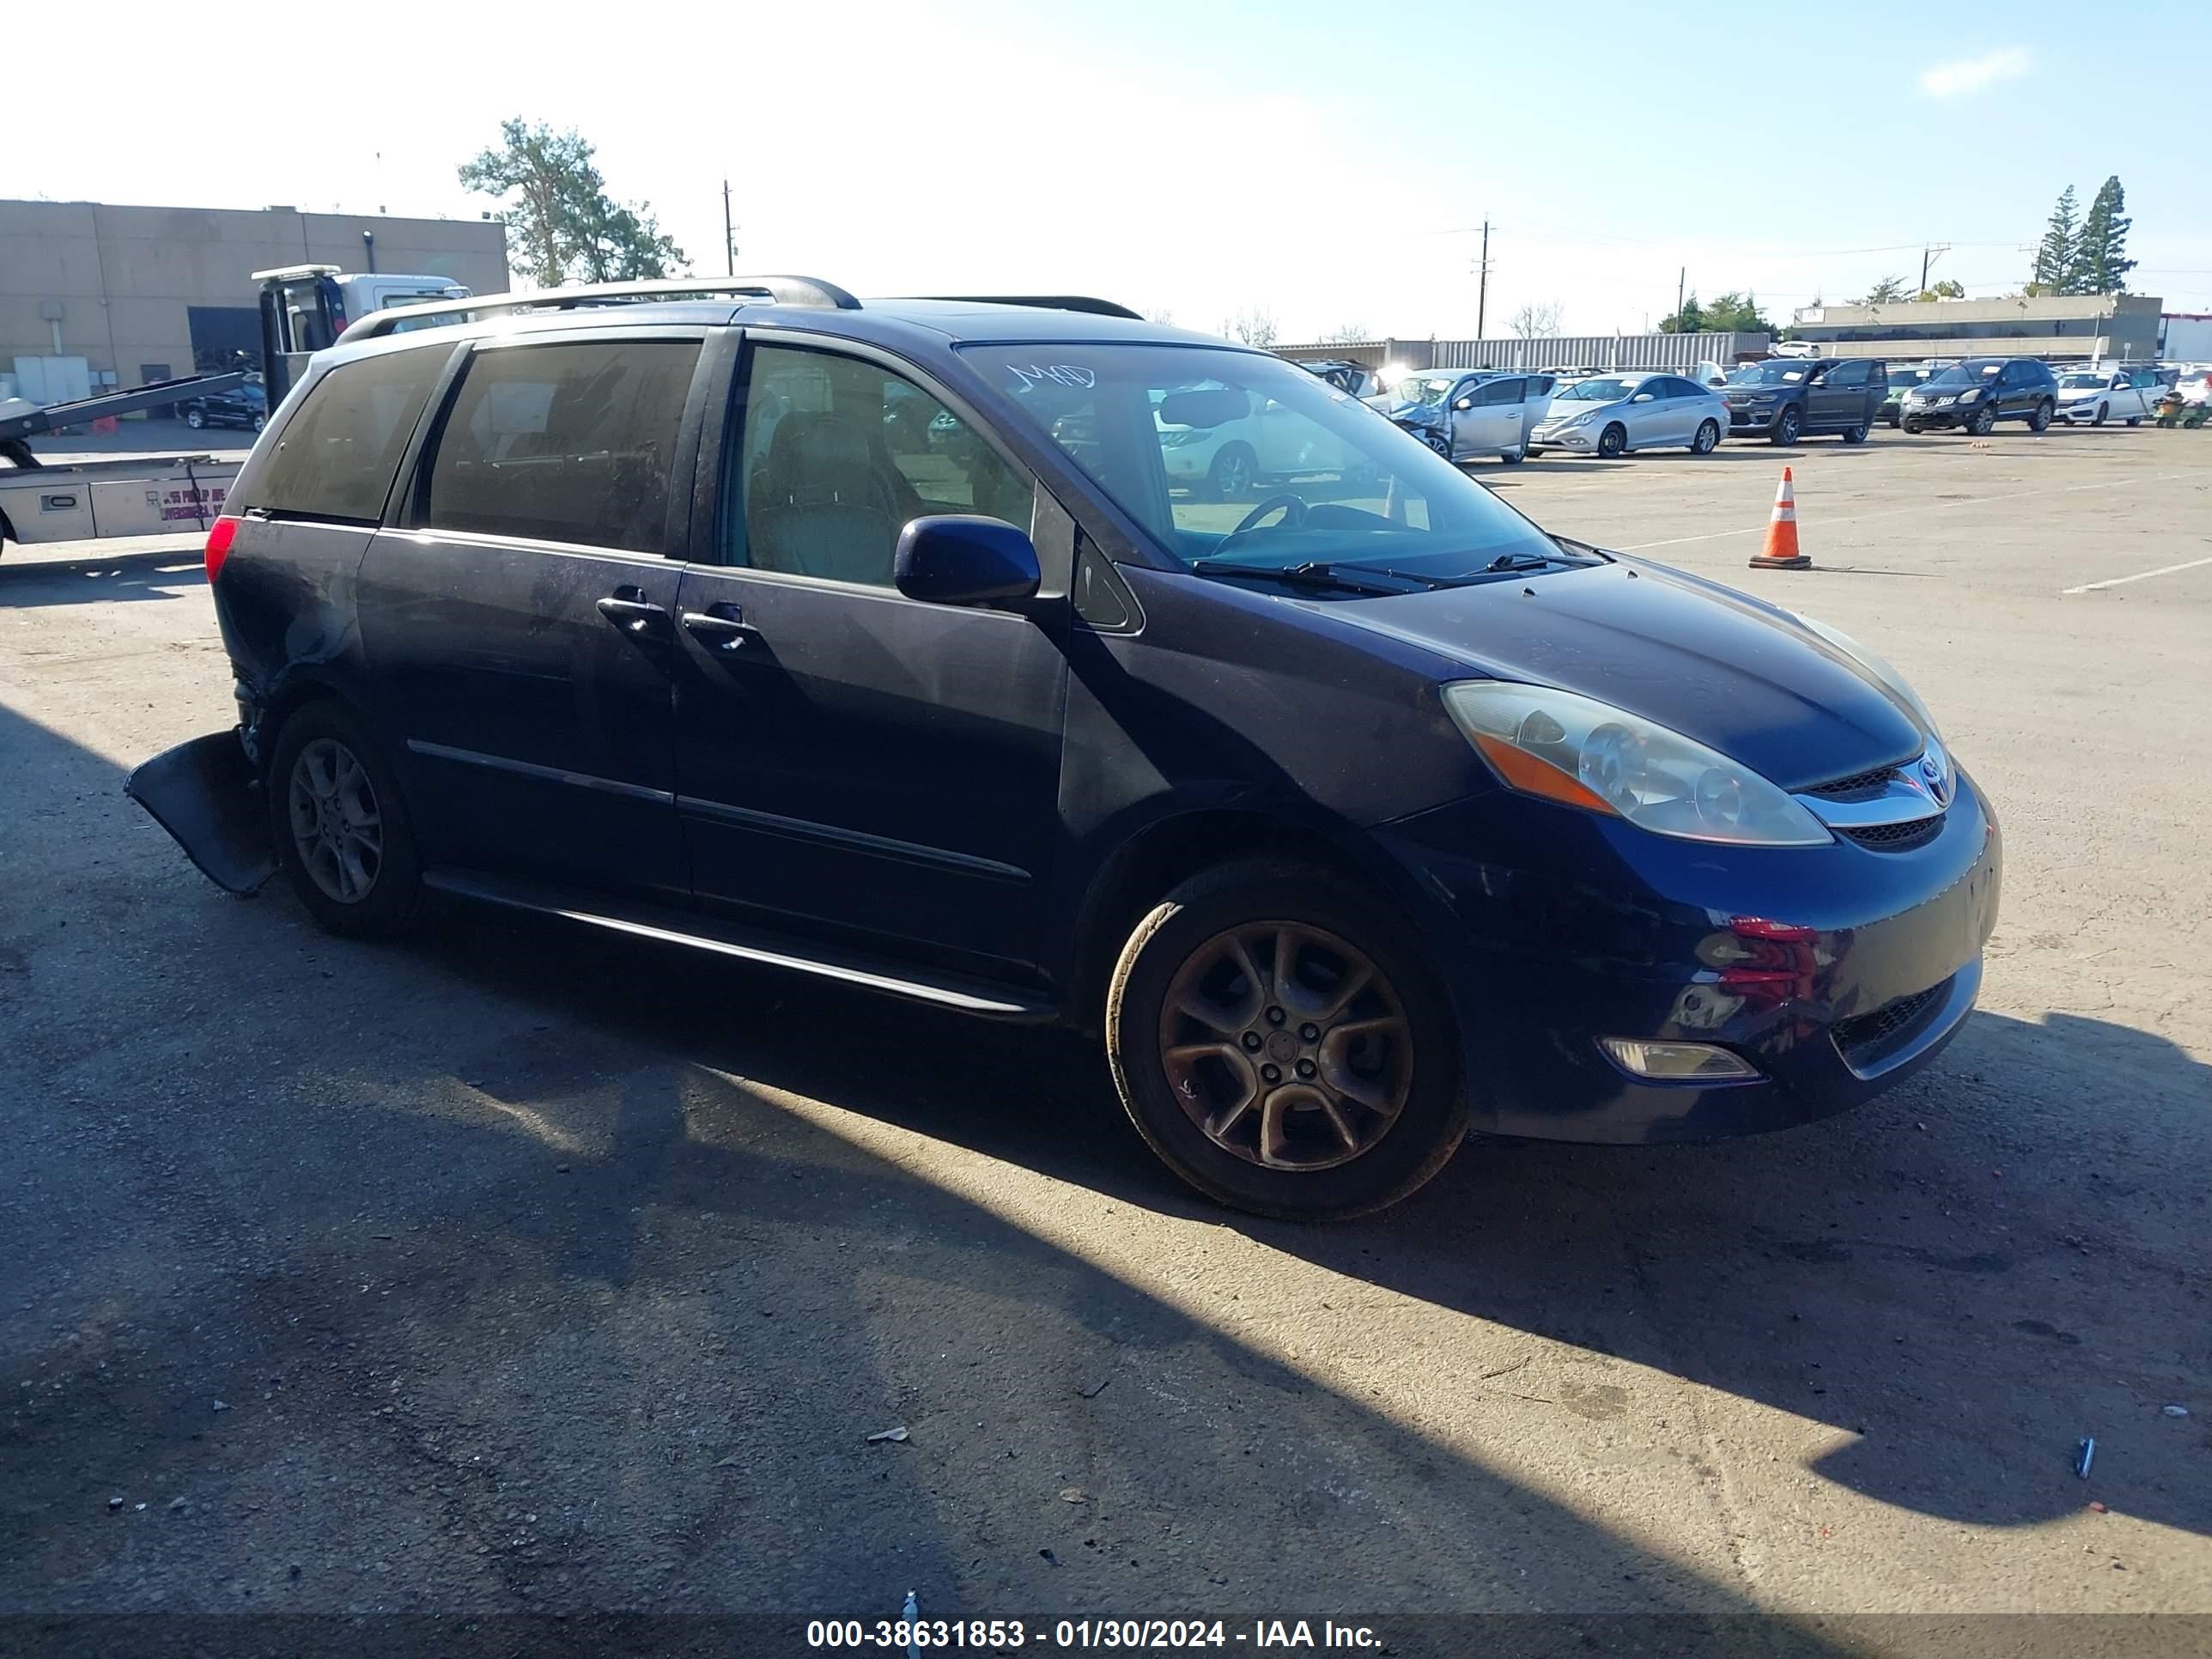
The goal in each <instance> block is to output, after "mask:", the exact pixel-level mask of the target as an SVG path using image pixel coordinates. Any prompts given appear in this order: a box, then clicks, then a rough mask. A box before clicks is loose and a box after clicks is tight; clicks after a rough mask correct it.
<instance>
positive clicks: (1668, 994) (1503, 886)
mask: <svg viewBox="0 0 2212 1659" xmlns="http://www.w3.org/2000/svg"><path fill="white" fill-rule="evenodd" d="M1374 833H1375V835H1376V837H1377V839H1378V840H1379V841H1381V842H1382V843H1383V846H1384V847H1385V848H1387V849H1388V850H1389V853H1390V854H1391V855H1392V856H1393V857H1394V858H1395V859H1396V860H1398V861H1399V863H1400V864H1401V866H1403V867H1404V869H1405V871H1406V872H1407V874H1408V875H1409V876H1410V877H1411V878H1412V885H1413V889H1414V890H1417V891H1419V892H1420V893H1421V894H1423V895H1424V896H1425V897H1426V899H1427V901H1428V902H1427V905H1426V914H1425V915H1424V917H1423V921H1424V924H1425V927H1426V928H1427V930H1428V932H1429V934H1430V940H1431V948H1432V951H1433V953H1434V957H1435V959H1436V960H1437V962H1438V963H1439V964H1440V965H1441V967H1442V969H1443V977H1444V979H1445V981H1446V984H1447V986H1448V987H1449V991H1450V994H1451V995H1452V998H1453V1000H1454V1003H1455V1007H1456V1008H1457V1010H1458V1013H1459V1018H1460V1023H1461V1030H1462V1045H1463V1053H1462V1065H1463V1068H1464V1069H1463V1075H1464V1076H1465V1077H1466V1078H1467V1079H1469V1083H1468V1095H1469V1099H1470V1103H1471V1105H1472V1107H1473V1109H1474V1123H1475V1126H1476V1127H1478V1128H1479V1129H1482V1130H1485V1131H1487V1132H1489V1133H1499V1134H1510V1135H1523V1136H1527V1137H1529V1138H1531V1139H1543V1140H1574V1141H1590V1142H1604V1143H1611V1144H1629V1145H1634V1144H1643V1143H1649V1142H1658V1141H1680V1140H1709V1139H1719V1138H1722V1137H1725V1136H1730V1135H1739V1134H1750V1133H1759V1132H1762V1131H1765V1130H1769V1129H1778V1128H1784V1127H1788V1126H1790V1125H1792V1124H1796V1123H1802V1122H1806V1121H1811V1120H1813V1119H1815V1118H1820V1117H1826V1116H1828V1115H1832V1114H1833V1113H1836V1112H1839V1111H1844V1110H1846V1109H1849V1108H1850V1107H1852V1106H1855V1105H1857V1104H1859V1103H1862V1102H1863V1101H1866V1100H1869V1099H1870V1098H1872V1097H1874V1096H1875V1095H1876V1094H1879V1093H1880V1092H1881V1091H1883V1090H1884V1089H1886V1088H1887V1087H1889V1086H1890V1085H1892V1084H1893V1083H1896V1082H1898V1081H1899V1079H1903V1078H1905V1077H1906V1076H1909V1075H1910V1074H1911V1073H1912V1072H1914V1071H1915V1070H1917V1069H1918V1068H1919V1067H1920V1066H1923V1065H1925V1064H1926V1063H1927V1062H1928V1061H1929V1060H1931V1059H1933V1058H1934V1057H1935V1056H1936V1054H1937V1053H1939V1052H1940V1051H1941V1050H1942V1048H1943V1047H1944V1045H1945V1044H1946V1043H1948V1042H1949V1041H1950V1039H1951V1038H1952V1037H1953V1036H1955V1035H1956V1034H1957V1032H1958V1030H1959V1028H1960V1025H1961V1024H1963V1022H1964V1020H1965V1018H1966V1014H1967V1013H1968V1012H1970V1011H1971V1009H1972V1006H1973V1002H1974V998H1975V995H1976V994H1977V992H1978V990H1979V988H1980V984H1981V953H1982V947H1983V945H1984V943H1985V942H1986V940H1987V939H1988V938H1989V936H1990V930H1991V928H1992V927H1994V926H1995V925H1996V912H1997V898H1998V890H1999V886H2000V884H2001V882H2002V872H2003V848H2002V838H2001V836H2000V835H1999V832H1998V829H1997V826H1996V820H1995V819H1994V818H1993V817H1990V814H1989V813H1988V811H1986V809H1985V807H1984V804H1983V802H1982V800H1981V797H1980V794H1979V792H1978V790H1977V789H1976V788H1975V787H1973V785H1972V782H1971V781H1970V780H1968V779H1967V778H1966V776H1965V775H1964V774H1961V775H1960V785H1959V791H1958V795H1957V799H1955V800H1954V802H1953V804H1952V805H1951V808H1950V810H1949V811H1948V813H1947V814H1946V815H1945V821H1944V825H1943V828H1942V831H1941V832H1940V833H1938V834H1937V835H1936V837H1935V838H1934V839H1933V840H1931V841H1929V842H1927V843H1926V844H1925V845H1923V846H1921V847H1917V848H1913V849H1911V850H1910V851H1905V852H1889V851H1878V850H1875V849H1873V848H1865V847H1861V846H1859V845H1857V844H1856V843H1853V842H1848V841H1843V840H1838V842H1836V843H1835V844H1834V845H1832V846H1831V847H1827V848H1789V849H1785V848H1724V847H1716V846H1709V845H1705V844H1702V843H1698V842H1683V841H1673V840H1669V839H1667V838H1665V837H1662V836H1652V835H1648V834H1646V833H1644V832H1643V831H1641V830H1638V829H1633V828H1632V827H1630V826H1628V825H1626V824H1624V823H1620V821H1619V820H1617V819H1608V818H1603V817H1597V816H1595V815H1590V814H1583V813H1578V812H1575V811H1572V810H1571V809H1568V808H1563V807H1557V806H1553V805H1548V804H1547V803H1544V802H1541V801H1537V800H1533V799H1528V798H1527V797H1524V796H1520V795H1515V794H1510V793H1505V792H1499V793H1494V794H1490V795H1485V796H1482V797H1479V798H1477V799H1471V800H1467V801H1462V802H1460V803H1457V804H1455V805H1451V806H1446V807H1439V808H1437V809H1435V810H1433V811H1429V812H1425V813H1421V814H1418V815H1416V816H1415V817H1411V818H1407V819H1402V820H1400V821H1399V822H1397V823H1393V824H1389V825H1386V826H1384V827H1383V828H1382V829H1378V830H1376V831H1375V832H1374ZM1604 1036H1615V1037H1645V1038H1650V1039H1653V1040H1656V1041H1662V1042H1664V1041H1672V1042H1704V1043H1712V1044H1716V1045H1718V1046H1720V1047H1722V1048H1727V1049H1729V1050H1730V1051H1731V1052H1733V1053H1735V1054H1739V1055H1741V1056H1742V1057H1743V1058H1744V1059H1746V1060H1749V1061H1751V1062H1752V1063H1753V1065H1754V1066H1757V1067H1758V1068H1759V1077H1758V1078H1757V1079H1753V1080H1747V1081H1742V1082H1729V1083H1720V1084H1715V1083H1710V1082H1705V1083H1699V1082H1690V1083H1652V1082H1648V1081H1644V1080H1639V1079H1636V1078H1633V1077H1632V1076H1630V1075H1629V1074H1628V1073H1626V1072H1624V1071H1622V1070H1620V1069H1619V1068H1618V1067H1616V1066H1614V1065H1613V1062H1612V1061H1611V1060H1608V1059H1607V1058H1606V1056H1605V1054H1604V1053H1603V1052H1602V1051H1601V1049H1600V1048H1599V1047H1598V1039H1599V1038H1600V1037H1604Z"/></svg>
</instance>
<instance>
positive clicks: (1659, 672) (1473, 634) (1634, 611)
mask: <svg viewBox="0 0 2212 1659" xmlns="http://www.w3.org/2000/svg"><path fill="white" fill-rule="evenodd" d="M1631 572H1634V573H1635V574H1630V573H1631ZM1524 590H1525V591H1524ZM1328 611H1329V614H1330V616H1331V617H1333V618H1336V619H1340V620H1342V621H1345V622H1347V623H1353V624H1355V625H1357V626H1360V627H1364V628H1368V629H1373V630H1375V631H1376V632H1377V633H1381V634H1385V635H1389V636H1391V637H1393V638H1395V639H1397V640H1401V641H1404V642H1406V643H1407V644H1410V645H1415V646H1419V647H1424V648H1425V649H1427V650H1430V651H1432V652H1436V653H1441V654H1443V655H1444V656H1447V657H1450V658H1455V659H1457V660H1459V661H1462V662H1464V663H1465V664H1467V665H1468V669H1469V670H1470V671H1471V672H1470V678H1479V677H1486V678H1495V679H1503V680H1519V681H1523V682H1526V683H1528V684H1537V685H1551V686H1557V687H1559V689H1560V690H1566V691H1577V692H1580V693H1581V694H1582V695H1583V696H1589V697H1595V698H1598V699H1599V700H1600V701H1601V702H1609V703H1612V704H1613V705H1614V706H1615V707H1617V708H1625V709H1627V710H1629V711H1630V712H1632V713H1633V714H1641V715H1644V717H1645V718H1646V719H1649V720H1657V721H1658V722H1659V723H1660V724H1662V725H1663V726H1670V727H1672V728H1673V729H1674V730H1675V731H1677V732H1681V733H1682V734H1683V735H1684V736H1685V737H1689V738H1696V739H1697V740H1698V741H1699V743H1702V744H1708V745H1710V746H1711V747H1712V748H1714V749H1717V750H1719V751H1720V752H1721V753H1722V754H1723V755H1727V756H1729V757H1731V758H1733V759H1735V760H1739V761H1741V762H1742V763H1744V764H1745V765H1747V766H1749V767H1751V768H1752V769H1754V770H1755V771H1757V772H1758V773H1759V775H1761V776H1763V777H1765V778H1766V779H1767V780H1768V781H1771V782H1773V783H1776V784H1779V785H1780V786H1781V787H1784V788H1785V789H1802V788H1804V787H1808V785H1812V784H1816V783H1825V782H1827V781H1830V780H1832V779H1835V778H1841V777H1847V776H1849V775H1851V774H1853V773H1856V772H1863V771H1868V770H1871V769H1874V768H1875V767H1879V766H1887V765H1890V764H1893V763H1896V762H1898V761H1901V760H1905V759H1909V758H1911V757H1912V756H1914V755H1917V753H1919V752H1920V750H1921V749H1922V747H1923V745H1924V744H1925V743H1926V740H1927V739H1926V736H1925V734H1923V732H1921V731H1920V729H1919V726H1918V723H1917V721H1916V720H1913V718H1912V717H1911V715H1910V714H1906V713H1905V710H1904V709H1902V708H1899V706H1898V705H1897V704H1896V703H1895V702H1892V701H1891V700H1890V697H1889V694H1888V693H1887V692H1886V691H1884V690H1881V688H1880V687H1879V686H1877V685H1876V684H1875V683H1874V682H1873V681H1872V680H1870V679H1869V678H1867V676H1866V675H1865V674H1864V673H1863V671H1861V670H1860V669H1859V668H1858V667H1857V665H1854V664H1853V663H1852V661H1851V659H1850V658H1848V657H1846V656H1844V654H1843V653H1841V652H1839V651H1838V650H1837V649H1835V647H1832V646H1831V645H1829V644H1827V643H1826V641H1823V640H1820V639H1819V638H1818V637H1816V636H1815V635H1813V634H1811V633H1809V632H1808V631H1807V630H1806V629H1802V628H1801V627H1799V626H1798V625H1797V623H1796V621H1795V620H1794V619H1793V618H1792V617H1790V614H1789V613H1788V612H1787V611H1782V610H1780V609H1778V608H1777V607H1775V606H1773V605H1766V604H1764V603H1762V602H1761V601H1759V600H1757V599H1752V598H1751V597H1749V596H1748V595H1747V594H1742V593H1737V592H1733V591H1731V590H1730V589H1729V588H1725V587H1723V586H1720V585H1719V584H1718V583H1716V582H1708V581H1704V580H1700V579H1699V578H1697V577H1695V576H1692V575H1689V574H1686V573H1685V572H1682V571H1678V570H1672V569H1669V568H1667V567H1666V566H1664V565H1655V564H1645V563H1642V562H1635V561H1623V562H1620V563H1619V564H1613V565H1601V566H1596V567H1593V568H1587V569H1577V570H1567V571H1559V572H1554V573H1553V574H1549V575H1546V576H1542V577H1540V578H1537V579H1535V580H1530V581H1527V582H1521V581H1512V580H1507V581H1497V582H1484V583H1480V584H1479V585H1477V586H1472V587H1454V588H1444V589H1442V590H1440V591H1437V592H1423V593H1408V594H1406V595H1404V596H1403V597H1401V598H1392V599H1362V600H1359V601H1358V603H1357V604H1333V605H1329V606H1328Z"/></svg>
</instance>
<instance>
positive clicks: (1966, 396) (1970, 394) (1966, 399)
mask: <svg viewBox="0 0 2212 1659" xmlns="http://www.w3.org/2000/svg"><path fill="white" fill-rule="evenodd" d="M1981 395H1982V389H1981V387H1979V386H1968V387H1967V388H1966V390H1965V391H1964V392H1960V394H1959V401H1960V403H1962V404H1970V403H1972V402H1973V401H1974V399H1975V398H1978V397H1980V396H1981Z"/></svg>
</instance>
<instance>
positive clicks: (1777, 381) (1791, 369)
mask: <svg viewBox="0 0 2212 1659" xmlns="http://www.w3.org/2000/svg"><path fill="white" fill-rule="evenodd" d="M1812 370H1813V365H1812V364H1810V363H1808V362H1806V361H1805V360H1804V359H1803V358H1802V357H1795V358H1790V359H1786V360H1784V361H1780V362H1765V363H1746V364H1745V365H1744V366H1743V367H1742V368H1739V369H1738V370H1736V372H1735V374H1731V375H1729V385H1730V386H1796V384H1797V383H1798V382H1799V381H1800V380H1803V379H1804V378H1805V377H1806V375H1808V374H1810V373H1812Z"/></svg>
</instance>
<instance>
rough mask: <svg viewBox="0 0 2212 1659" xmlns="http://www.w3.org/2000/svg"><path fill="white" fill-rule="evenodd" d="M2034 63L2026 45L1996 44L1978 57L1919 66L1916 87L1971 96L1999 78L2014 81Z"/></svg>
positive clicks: (1953, 95)
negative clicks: (1932, 65)
mask: <svg viewBox="0 0 2212 1659" xmlns="http://www.w3.org/2000/svg"><path fill="white" fill-rule="evenodd" d="M2034 67H2035V60H2034V59H2033V58H2031V57H2029V56H2028V52H2027V47H2026V46H1999V47H1998V48H1997V49H1996V51H1995V52H1984V53H1983V54H1982V55H1981V56H1980V57H1979V58H1960V60H1959V61H1958V62H1957V63H1955V64H1937V65H1936V67H1935V68H1934V69H1931V70H1923V71H1922V73H1921V76H1920V89H1921V91H1923V92H1924V93H1926V94H1928V95H1929V97H1930V98H1971V97H1972V96H1973V95H1974V94H1976V93H1978V92H1987V91H1988V90H1989V89H1990V88H1991V87H1993V86H1996V84H1997V83H1998V82H2001V81H2017V80H2018V79H2020V77H2021V76H2023V75H2026V74H2027V72H2028V71H2029V70H2033V68H2034Z"/></svg>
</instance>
